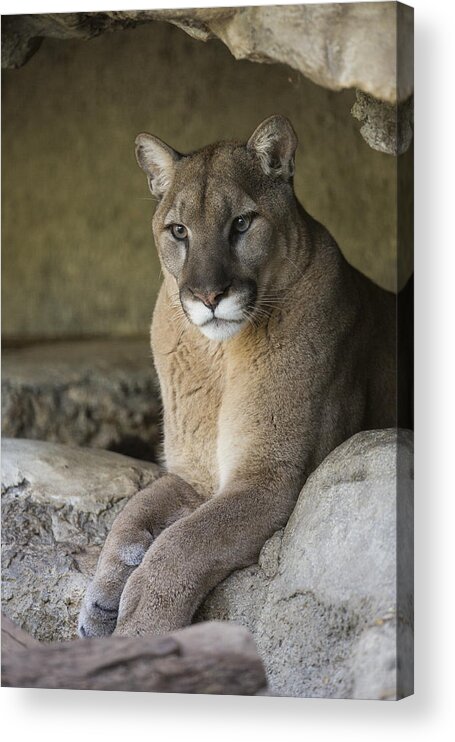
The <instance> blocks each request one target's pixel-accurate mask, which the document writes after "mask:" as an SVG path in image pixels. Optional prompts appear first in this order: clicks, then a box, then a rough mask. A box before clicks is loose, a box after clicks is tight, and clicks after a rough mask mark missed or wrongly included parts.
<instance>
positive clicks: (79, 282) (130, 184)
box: [2, 23, 396, 338]
mask: <svg viewBox="0 0 455 742" xmlns="http://www.w3.org/2000/svg"><path fill="white" fill-rule="evenodd" d="M353 102H354V93H353V92H352V91H348V92H344V93H333V92H329V91H327V90H324V89H322V88H319V87H317V86H316V85H314V84H312V83H310V82H308V81H307V80H305V79H304V78H302V77H301V76H299V75H298V74H297V73H295V72H293V71H292V70H290V69H288V68H287V67H284V66H278V65H260V64H254V63H251V62H239V61H235V60H234V58H233V57H232V56H231V55H230V53H229V51H228V50H227V49H226V48H225V47H224V46H223V45H222V44H221V43H220V42H218V41H212V42H208V43H207V44H203V43H201V42H198V41H195V40H193V39H191V38H189V37H188V36H187V35H185V34H184V33H183V32H182V31H180V30H179V29H177V28H174V27H172V26H170V25H167V24H164V23H154V24H150V25H148V26H144V27H141V28H138V29H134V30H130V31H121V32H118V33H115V34H106V35H104V36H102V37H99V38H97V39H94V40H91V41H57V40H46V41H45V42H44V43H43V46H42V47H41V49H40V50H39V51H38V53H37V54H36V55H35V56H34V57H33V58H32V59H31V60H30V61H29V62H28V64H27V65H25V67H23V68H21V69H19V70H9V71H7V72H5V73H4V76H3V144H2V147H3V333H4V336H5V337H8V338H13V337H22V338H23V337H37V336H39V337H43V336H44V337H60V336H69V335H93V334H106V333H107V334H135V333H142V332H145V331H146V330H147V326H148V323H149V319H150V315H151V312H152V308H153V304H154V299H155V296H156V291H157V287H158V285H159V269H158V265H157V259H156V257H155V251H154V247H153V244H152V238H151V232H150V220H151V215H152V201H150V200H147V199H148V196H149V194H148V191H147V188H146V183H145V178H143V177H142V173H141V171H140V170H139V168H138V167H137V165H136V163H135V159H134V153H133V141H134V137H135V135H136V133H137V132H139V131H142V130H148V131H151V132H153V133H155V134H157V135H158V136H160V137H161V138H163V139H164V140H166V141H168V142H169V143H171V144H172V145H173V146H175V147H176V148H177V149H181V150H182V151H185V150H189V149H193V148H196V147H199V146H202V145H203V144H205V143H208V142H211V141H213V140H216V139H219V138H247V137H248V135H249V134H250V132H251V131H252V130H253V129H254V127H255V126H256V125H257V123H258V122H259V121H260V120H261V119H262V118H264V117H265V116H267V115H269V114H271V113H273V112H280V113H284V114H286V115H287V116H289V117H290V118H291V120H292V122H293V123H294V126H295V128H296V130H297V133H298V135H299V138H300V142H301V147H300V149H299V154H298V162H297V178H296V188H297V192H298V194H299V196H300V198H301V199H302V201H303V203H304V204H305V206H306V208H307V209H308V210H309V211H310V212H311V213H313V214H314V215H315V216H316V217H317V218H319V219H320V220H321V221H323V222H324V223H325V224H326V226H328V227H329V229H330V230H331V231H332V233H333V234H334V235H335V237H336V238H337V239H338V241H339V243H340V246H341V247H342V249H343V252H344V253H345V255H346V257H347V258H348V260H350V261H351V262H352V263H353V264H354V265H356V266H357V267H358V268H360V269H361V270H362V271H364V272H365V273H366V274H368V275H369V276H371V277H373V278H374V279H375V280H376V281H377V282H378V283H380V284H381V285H383V286H386V287H388V288H393V287H394V283H395V250H396V244H395V221H396V208H395V202H396V187H395V170H396V161H395V160H394V158H392V157H390V156H388V155H384V154H381V153H378V152H375V151H373V150H372V149H370V148H369V147H368V145H367V144H366V143H365V142H364V141H363V139H362V138H361V136H360V135H359V133H358V126H359V124H358V122H356V121H355V120H354V119H353V118H352V117H351V116H350V113H349V111H350V107H351V106H352V104H353Z"/></svg>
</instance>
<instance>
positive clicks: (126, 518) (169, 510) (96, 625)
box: [78, 474, 203, 637]
mask: <svg viewBox="0 0 455 742" xmlns="http://www.w3.org/2000/svg"><path fill="white" fill-rule="evenodd" d="M202 502H203V499H202V497H200V495H199V494H198V493H197V492H196V491H195V490H194V489H193V488H192V487H191V486H190V485H189V484H187V482H184V481H183V479H181V478H180V477H177V476H174V475H173V474H166V475H165V476H163V477H161V478H160V479H157V480H156V481H155V482H153V483H152V484H151V485H150V486H148V487H146V488H145V489H143V490H142V491H141V492H138V493H137V494H136V495H134V496H133V497H132V498H131V499H130V500H129V501H128V502H127V503H126V505H125V507H124V508H123V510H122V511H121V513H120V514H119V515H118V516H117V518H116V519H115V521H114V524H113V526H112V529H111V531H110V533H109V535H108V537H107V539H106V543H105V545H104V547H103V550H102V552H101V554H100V558H99V560H98V565H97V568H96V572H95V576H94V578H93V580H92V582H91V583H90V585H89V587H88V589H87V593H86V595H85V598H84V602H83V605H82V609H81V612H80V615H79V625H78V631H79V635H80V636H83V637H86V636H106V635H108V634H112V632H113V631H114V629H115V625H116V622H117V615H118V607H119V603H120V596H121V594H122V591H123V588H124V587H125V583H126V582H127V580H128V578H129V577H130V576H131V574H132V573H133V572H134V570H135V569H136V568H137V567H138V565H139V564H140V563H141V561H142V559H143V558H144V555H145V554H146V552H147V550H148V549H149V547H150V545H151V544H152V543H153V541H154V540H155V539H156V538H157V536H158V535H159V534H160V533H161V532H162V531H163V530H164V529H165V528H167V527H168V526H169V525H171V524H172V523H174V522H175V521H177V520H178V519H179V518H182V517H184V516H187V515H188V514H189V513H191V512H192V511H193V510H194V509H195V508H197V507H198V506H199V505H201V503H202Z"/></svg>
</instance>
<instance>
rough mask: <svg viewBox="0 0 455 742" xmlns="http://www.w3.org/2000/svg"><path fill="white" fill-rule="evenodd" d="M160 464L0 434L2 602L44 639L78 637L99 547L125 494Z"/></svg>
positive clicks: (14, 617) (13, 616)
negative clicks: (1, 435) (0, 451)
mask: <svg viewBox="0 0 455 742" xmlns="http://www.w3.org/2000/svg"><path fill="white" fill-rule="evenodd" d="M157 475H158V467H157V466H156V465H155V464H149V463H147V462H143V461H137V460H136V459H131V458H128V457H126V456H120V455H119V454H115V453H109V452H107V451H95V450H92V449H79V448H72V447H70V446H62V445H59V444H55V443H42V442H39V441H25V440H12V439H9V440H8V439H4V440H3V441H2V605H3V611H4V612H5V613H6V614H7V615H8V616H9V617H10V618H11V619H12V620H13V621H15V622H16V623H17V624H19V626H21V627H22V628H23V629H25V630H26V631H28V632H29V633H31V634H32V635H33V636H34V637H36V638H37V639H40V640H43V641H52V640H57V639H58V640H63V639H71V638H75V637H76V636H77V631H76V628H77V616H78V613H79V607H80V603H81V600H82V597H83V595H84V592H85V588H86V586H87V583H88V580H89V578H90V577H91V576H92V575H93V572H94V569H95V565H96V562H97V559H98V554H99V552H100V549H101V546H102V545H103V543H104V540H105V538H106V536H107V534H108V532H109V529H110V527H111V525H112V522H113V520H114V518H115V516H116V514H117V513H118V512H119V510H120V509H121V507H122V504H123V503H124V501H125V498H128V497H131V495H133V494H134V493H135V492H137V491H138V490H140V489H142V488H143V487H145V486H147V484H149V483H150V482H151V481H153V479H154V478H155V477H156V476H157Z"/></svg>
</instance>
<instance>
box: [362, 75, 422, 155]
mask: <svg viewBox="0 0 455 742" xmlns="http://www.w3.org/2000/svg"><path fill="white" fill-rule="evenodd" d="M351 113H352V115H353V116H354V117H355V118H356V119H358V120H359V121H361V122H362V126H361V128H360V133H361V134H362V136H363V138H364V139H365V141H366V142H367V144H369V145H370V147H371V148H372V149H376V150H378V152H385V153H386V154H393V155H396V156H397V155H402V154H404V152H406V151H407V150H408V149H409V146H410V144H411V142H412V137H413V125H414V99H413V98H412V97H411V98H408V99H407V100H406V101H403V102H402V103H399V104H398V105H394V104H392V103H383V102H381V101H378V100H376V98H373V96H371V95H367V93H362V92H361V91H360V90H358V91H357V101H356V103H355V104H354V105H353V107H352V110H351Z"/></svg>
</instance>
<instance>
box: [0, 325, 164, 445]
mask: <svg viewBox="0 0 455 742" xmlns="http://www.w3.org/2000/svg"><path fill="white" fill-rule="evenodd" d="M159 431H160V401H159V390H158V383H157V379H156V375H155V372H154V369H153V363H152V358H151V352H150V348H149V345H148V342H147V340H146V339H144V340H129V339H122V340H84V341H77V342H76V341H73V342H68V343H64V342H57V343H42V344H39V345H32V346H28V347H23V348H15V349H13V348H11V349H5V350H4V351H3V354H2V435H4V436H5V437H9V438H33V439H36V440H46V441H54V442H56V443H68V444H71V445H79V446H93V447H95V448H106V449H109V450H113V451H117V452H120V453H123V454H126V455H130V456H135V457H137V458H141V459H147V460H155V459H156V455H157V451H156V449H157V445H158V441H159V434H160V433H159Z"/></svg>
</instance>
